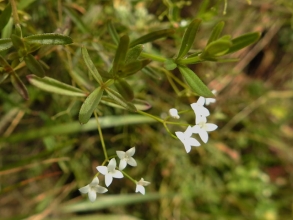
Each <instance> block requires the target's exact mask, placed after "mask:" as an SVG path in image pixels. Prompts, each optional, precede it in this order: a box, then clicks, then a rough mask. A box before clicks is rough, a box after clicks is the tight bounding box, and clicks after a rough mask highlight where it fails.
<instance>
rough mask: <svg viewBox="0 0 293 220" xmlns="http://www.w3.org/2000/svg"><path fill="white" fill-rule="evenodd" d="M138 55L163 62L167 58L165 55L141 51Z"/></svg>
mask: <svg viewBox="0 0 293 220" xmlns="http://www.w3.org/2000/svg"><path fill="white" fill-rule="evenodd" d="M140 56H142V57H144V58H149V59H151V60H155V61H159V62H162V63H164V62H165V61H166V60H167V59H166V58H165V57H161V56H158V55H154V54H150V53H144V52H143V53H141V54H140Z"/></svg>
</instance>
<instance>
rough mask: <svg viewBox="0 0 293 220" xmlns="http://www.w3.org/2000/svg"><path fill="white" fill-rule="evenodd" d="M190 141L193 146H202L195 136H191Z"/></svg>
mask: <svg viewBox="0 0 293 220" xmlns="http://www.w3.org/2000/svg"><path fill="white" fill-rule="evenodd" d="M188 143H189V145H191V146H196V147H198V146H200V143H199V142H198V140H196V139H195V138H189V140H188Z"/></svg>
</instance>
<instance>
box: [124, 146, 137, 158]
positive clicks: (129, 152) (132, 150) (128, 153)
mask: <svg viewBox="0 0 293 220" xmlns="http://www.w3.org/2000/svg"><path fill="white" fill-rule="evenodd" d="M134 153H135V147H132V148H130V149H129V150H128V151H126V154H127V155H128V156H130V157H132V156H133V155H134Z"/></svg>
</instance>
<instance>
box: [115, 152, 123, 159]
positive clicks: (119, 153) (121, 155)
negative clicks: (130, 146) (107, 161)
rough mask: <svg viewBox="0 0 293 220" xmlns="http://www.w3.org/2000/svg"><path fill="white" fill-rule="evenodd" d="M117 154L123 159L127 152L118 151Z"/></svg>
mask: <svg viewBox="0 0 293 220" xmlns="http://www.w3.org/2000/svg"><path fill="white" fill-rule="evenodd" d="M116 154H117V156H118V157H119V158H120V159H123V158H124V157H125V152H124V151H116Z"/></svg>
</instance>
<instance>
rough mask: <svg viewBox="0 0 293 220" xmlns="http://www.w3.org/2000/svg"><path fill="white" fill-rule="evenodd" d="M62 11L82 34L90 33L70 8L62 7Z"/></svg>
mask: <svg viewBox="0 0 293 220" xmlns="http://www.w3.org/2000/svg"><path fill="white" fill-rule="evenodd" d="M63 10H64V11H65V13H66V14H67V15H68V16H69V17H70V18H71V20H72V21H73V23H75V25H76V27H77V28H78V29H79V30H80V31H81V32H82V33H84V34H85V33H91V31H90V30H89V28H88V27H87V26H86V25H85V23H84V22H83V20H81V16H80V15H79V14H77V13H76V12H75V11H73V10H71V9H70V8H66V7H63Z"/></svg>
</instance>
